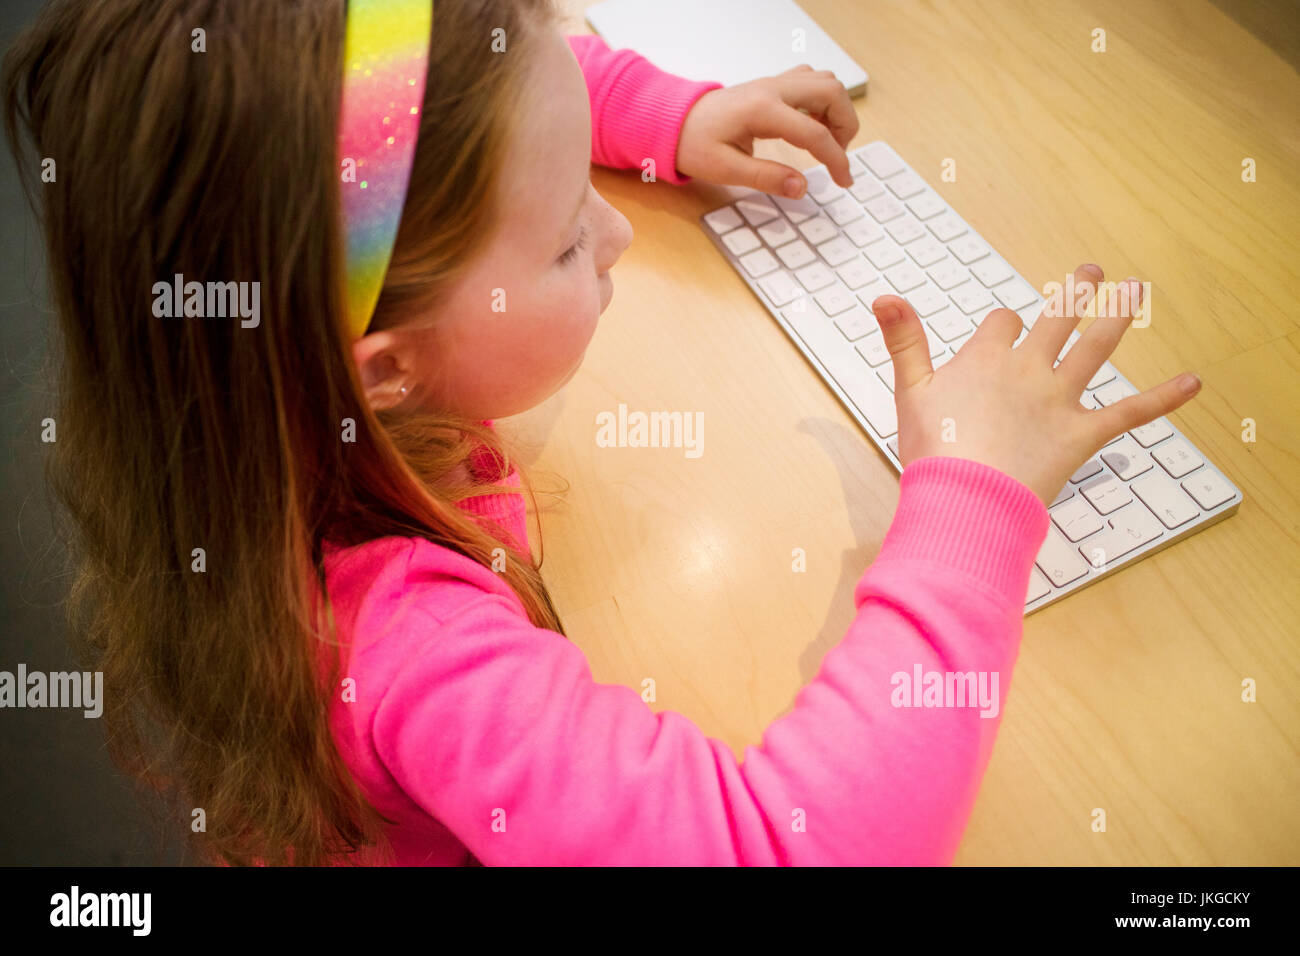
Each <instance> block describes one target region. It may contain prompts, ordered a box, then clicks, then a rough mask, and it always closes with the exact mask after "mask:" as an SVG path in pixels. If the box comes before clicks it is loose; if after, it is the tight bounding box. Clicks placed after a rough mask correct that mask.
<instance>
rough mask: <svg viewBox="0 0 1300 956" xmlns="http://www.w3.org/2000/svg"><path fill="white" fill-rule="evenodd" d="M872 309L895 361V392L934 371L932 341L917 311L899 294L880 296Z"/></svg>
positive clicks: (922, 379)
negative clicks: (931, 352)
mask: <svg viewBox="0 0 1300 956" xmlns="http://www.w3.org/2000/svg"><path fill="white" fill-rule="evenodd" d="M871 311H872V312H873V313H874V314H875V316H876V322H877V323H878V324H879V325H880V334H881V335H883V336H884V337H885V348H887V349H889V357H890V358H891V359H892V360H893V364H894V394H895V395H897V394H898V393H899V392H901V391H902V390H903V389H905V388H908V387H909V386H911V385H915V384H916V383H917V382H923V381H925V380H926V379H927V378H929V377H930V376H931V375H933V374H934V366H933V365H931V364H930V343H929V342H928V341H927V340H926V337H925V329H924V328H922V326H921V320H920V319H919V318H918V317H917V315H916V310H915V309H913V308H912V306H911V305H909V304H908V302H907V300H906V299H901V298H899V297H898V296H896V295H882V296H878V297H877V298H876V300H875V301H874V302H872V303H871Z"/></svg>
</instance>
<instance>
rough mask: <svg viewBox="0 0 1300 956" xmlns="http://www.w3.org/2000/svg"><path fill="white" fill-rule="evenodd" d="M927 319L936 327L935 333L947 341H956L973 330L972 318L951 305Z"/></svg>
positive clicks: (932, 326) (931, 326) (931, 325)
mask: <svg viewBox="0 0 1300 956" xmlns="http://www.w3.org/2000/svg"><path fill="white" fill-rule="evenodd" d="M926 321H927V322H928V323H929V324H930V328H932V329H934V333H935V335H937V336H939V338H941V339H943V340H944V341H945V342H954V341H956V340H957V339H959V338H961V337H962V336H964V335H969V334H970V333H971V332H972V331H973V330H972V328H971V324H970V319H968V318H966V316H964V315H962V314H961V313H960V312H958V311H957V310H956V309H954V308H952V307H951V306H949V307H948V308H945V309H944V310H943V311H942V312H939V313H938V314H937V315H932V316H930V318H929V319H927V320H926Z"/></svg>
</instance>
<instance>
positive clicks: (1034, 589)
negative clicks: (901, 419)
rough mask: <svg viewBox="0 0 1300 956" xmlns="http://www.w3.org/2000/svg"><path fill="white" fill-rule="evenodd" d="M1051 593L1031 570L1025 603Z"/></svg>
mask: <svg viewBox="0 0 1300 956" xmlns="http://www.w3.org/2000/svg"><path fill="white" fill-rule="evenodd" d="M895 457H897V456H895ZM1051 593H1052V586H1051V585H1050V584H1048V583H1047V578H1045V577H1043V572H1041V571H1039V570H1038V569H1037V568H1030V569H1029V590H1028V591H1026V592H1025V603H1026V604H1033V603H1034V602H1035V601H1037V600H1038V599H1039V598H1043V597H1047V595H1049V594H1051Z"/></svg>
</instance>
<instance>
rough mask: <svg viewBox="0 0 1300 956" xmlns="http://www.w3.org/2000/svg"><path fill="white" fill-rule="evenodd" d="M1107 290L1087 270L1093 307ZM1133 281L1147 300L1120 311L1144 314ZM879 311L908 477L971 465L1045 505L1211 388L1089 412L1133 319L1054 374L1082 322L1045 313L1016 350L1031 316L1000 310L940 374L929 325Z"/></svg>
mask: <svg viewBox="0 0 1300 956" xmlns="http://www.w3.org/2000/svg"><path fill="white" fill-rule="evenodd" d="M1102 278H1103V275H1102V271H1101V268H1100V267H1098V266H1095V265H1083V266H1080V267H1079V268H1078V269H1076V270H1075V273H1074V283H1075V288H1076V289H1078V288H1079V286H1080V285H1087V286H1088V287H1089V291H1090V295H1089V298H1091V297H1092V296H1095V294H1096V283H1098V282H1100V281H1101V280H1102ZM1128 281H1129V282H1130V283H1132V284H1133V286H1136V288H1135V289H1134V288H1130V289H1129V292H1130V293H1132V294H1130V295H1128V296H1121V297H1119V301H1121V302H1125V301H1127V302H1128V303H1137V302H1139V301H1140V299H1141V284H1140V283H1138V282H1137V280H1136V279H1130V280H1128ZM1134 308H1136V305H1134ZM872 311H873V312H874V313H875V316H876V321H877V322H878V323H879V324H880V332H881V334H882V335H883V336H884V338H885V345H886V347H887V348H888V349H889V354H890V357H891V358H892V359H893V366H894V403H895V405H896V407H897V409H898V457H899V459H900V461H902V463H903V466H904V467H906V466H907V465H908V463H909V462H911V461H913V460H915V459H917V458H924V457H926V456H929V455H947V456H950V457H955V458H970V459H973V460H974V461H978V462H982V463H983V464H986V465H990V466H992V467H994V468H997V469H998V470H999V471H1002V472H1005V473H1006V474H1008V475H1010V476H1011V477H1012V478H1015V479H1016V480H1018V481H1020V482H1021V483H1022V484H1024V485H1026V486H1028V487H1029V488H1030V489H1031V490H1032V491H1033V492H1034V493H1035V494H1036V495H1038V497H1039V498H1040V499H1041V500H1042V502H1043V504H1044V505H1048V504H1051V502H1052V501H1053V500H1055V498H1056V496H1057V494H1058V493H1059V492H1060V491H1061V489H1062V488H1064V487H1065V483H1066V482H1067V481H1068V480H1069V478H1070V476H1071V475H1072V474H1074V472H1075V471H1076V470H1077V469H1078V467H1079V466H1080V465H1082V464H1083V463H1084V462H1086V461H1087V460H1088V459H1089V458H1091V457H1092V456H1093V454H1095V453H1096V452H1097V451H1098V450H1099V449H1100V448H1102V447H1103V446H1104V445H1105V444H1106V443H1107V442H1109V441H1110V440H1111V439H1112V438H1114V437H1116V436H1117V435H1119V434H1121V433H1123V432H1126V431H1128V430H1129V429H1131V428H1136V427H1137V426H1139V425H1145V424H1146V423H1147V422H1150V421H1154V420H1155V419H1157V418H1159V417H1160V416H1161V415H1165V414H1168V413H1169V412H1172V411H1173V410H1174V409H1176V408H1178V407H1179V406H1180V405H1182V404H1183V403H1184V402H1186V401H1187V400H1188V399H1190V398H1191V397H1192V396H1193V395H1195V394H1196V393H1197V391H1198V390H1199V389H1200V387H1201V382H1200V380H1199V379H1198V378H1197V377H1196V376H1195V375H1192V374H1190V373H1184V374H1182V375H1178V376H1175V377H1174V378H1172V379H1170V380H1169V381H1167V382H1165V383H1164V384H1162V385H1157V386H1156V387H1155V388H1152V389H1149V390H1147V391H1145V392H1142V393H1141V394H1140V395H1132V396H1129V397H1128V398H1125V399H1122V400H1121V401H1119V402H1116V403H1115V404H1114V405H1110V406H1108V407H1106V408H1102V409H1090V408H1085V407H1084V406H1083V405H1082V404H1080V402H1079V398H1080V397H1081V396H1082V395H1083V390H1084V386H1085V385H1087V383H1088V381H1089V379H1091V378H1092V376H1093V375H1094V374H1096V372H1097V369H1099V368H1100V367H1101V366H1102V364H1103V363H1104V362H1105V361H1106V359H1107V358H1109V357H1110V354H1111V353H1112V352H1113V351H1115V346H1116V345H1118V344H1119V340H1120V338H1121V337H1122V336H1123V335H1124V332H1125V331H1127V329H1128V327H1129V323H1131V322H1132V321H1133V316H1132V315H1131V314H1125V315H1121V316H1118V317H1102V318H1098V319H1097V320H1096V321H1094V322H1093V323H1092V325H1090V326H1089V327H1088V329H1087V331H1085V332H1084V333H1083V334H1082V336H1080V338H1079V341H1077V342H1076V343H1075V344H1074V345H1073V347H1071V349H1070V351H1069V352H1068V353H1067V354H1066V357H1065V358H1064V359H1063V360H1062V361H1061V364H1060V365H1059V366H1057V367H1056V368H1053V367H1052V363H1053V362H1054V361H1055V360H1056V357H1057V355H1059V354H1060V351H1061V349H1062V348H1064V347H1065V343H1066V341H1067V340H1068V339H1069V337H1070V332H1071V331H1073V330H1074V327H1075V326H1076V325H1077V324H1078V321H1079V316H1078V315H1073V316H1070V315H1067V316H1064V317H1062V316H1048V315H1047V314H1046V312H1044V314H1043V315H1042V316H1040V317H1039V319H1038V321H1037V322H1035V323H1034V327H1033V328H1032V329H1031V330H1030V331H1029V334H1028V335H1026V336H1025V339H1024V341H1023V342H1021V343H1020V345H1019V347H1016V348H1013V347H1012V343H1013V342H1014V341H1015V339H1016V337H1017V336H1018V335H1019V334H1020V329H1021V321H1020V316H1018V315H1017V314H1016V313H1015V312H1012V311H1011V310H1010V309H994V310H993V311H992V312H990V313H989V314H988V316H987V317H986V318H985V319H984V321H983V322H982V323H981V324H980V326H979V327H978V328H977V329H976V330H975V334H974V335H972V336H971V338H970V340H969V341H968V342H967V343H966V344H965V345H963V346H962V348H961V350H960V351H959V352H958V353H957V355H956V356H955V357H954V358H953V359H952V360H951V361H950V362H948V363H947V364H946V365H944V366H943V367H942V368H940V369H939V370H938V371H935V369H934V368H933V366H932V365H931V364H930V348H929V343H928V342H927V340H926V336H925V330H924V329H923V328H922V326H921V320H920V319H919V318H918V317H917V315H916V312H915V310H913V308H912V307H911V306H910V305H909V304H908V303H907V302H906V300H904V299H901V298H899V297H898V296H896V295H882V296H880V297H879V298H877V299H876V300H875V301H874V302H873V303H872ZM1067 311H1069V312H1074V311H1076V310H1075V309H1068V310H1067ZM1127 311H1131V310H1127ZM948 420H950V421H948Z"/></svg>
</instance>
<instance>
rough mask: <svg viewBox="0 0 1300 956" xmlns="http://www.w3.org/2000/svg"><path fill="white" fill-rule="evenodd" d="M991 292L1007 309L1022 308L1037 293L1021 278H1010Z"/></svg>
mask: <svg viewBox="0 0 1300 956" xmlns="http://www.w3.org/2000/svg"><path fill="white" fill-rule="evenodd" d="M949 248H951V247H949ZM993 294H994V295H995V296H997V298H998V301H999V302H1001V303H1002V304H1003V305H1005V306H1006V307H1007V308H1008V309H1023V308H1024V307H1025V306H1027V305H1031V304H1032V303H1034V302H1037V301H1038V293H1037V292H1035V291H1034V290H1033V288H1031V287H1030V285H1029V283H1028V282H1025V281H1024V280H1023V279H1012V280H1011V281H1010V282H1007V283H1004V284H1003V285H1000V286H998V287H997V288H996V289H994V290H993Z"/></svg>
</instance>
